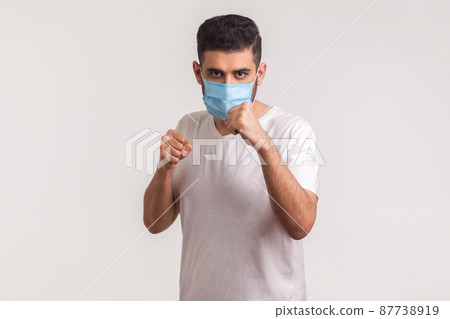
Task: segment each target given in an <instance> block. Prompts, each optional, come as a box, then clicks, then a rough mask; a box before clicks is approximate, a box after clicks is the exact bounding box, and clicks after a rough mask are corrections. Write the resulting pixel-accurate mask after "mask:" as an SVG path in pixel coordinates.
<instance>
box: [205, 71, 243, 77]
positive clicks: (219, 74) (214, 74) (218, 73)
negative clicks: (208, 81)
mask: <svg viewBox="0 0 450 319" xmlns="http://www.w3.org/2000/svg"><path fill="white" fill-rule="evenodd" d="M209 74H210V75H211V76H212V77H213V78H219V77H221V76H222V75H223V74H222V72H218V71H213V72H210V73H209ZM234 74H235V76H236V77H237V78H238V79H242V78H244V77H245V76H246V75H247V72H235V73H234Z"/></svg>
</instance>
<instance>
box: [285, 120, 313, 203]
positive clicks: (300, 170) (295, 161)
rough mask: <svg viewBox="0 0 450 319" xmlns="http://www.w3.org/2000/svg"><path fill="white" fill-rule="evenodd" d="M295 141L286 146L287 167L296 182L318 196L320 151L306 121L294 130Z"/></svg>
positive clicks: (311, 129)
mask: <svg viewBox="0 0 450 319" xmlns="http://www.w3.org/2000/svg"><path fill="white" fill-rule="evenodd" d="M293 138H295V139H296V143H295V144H294V145H291V146H290V147H289V148H288V155H287V157H288V160H287V163H286V164H287V167H288V169H289V171H290V172H291V173H292V175H293V176H294V177H295V179H296V180H297V182H298V183H299V184H300V185H301V186H302V187H303V188H305V189H308V190H310V191H312V192H313V193H315V194H316V195H317V197H319V193H318V191H319V164H320V161H319V160H320V153H319V151H318V149H317V143H316V135H315V133H314V130H313V128H312V127H311V125H310V124H309V123H307V122H304V123H302V124H301V125H299V126H298V128H297V129H295V131H294V135H293Z"/></svg>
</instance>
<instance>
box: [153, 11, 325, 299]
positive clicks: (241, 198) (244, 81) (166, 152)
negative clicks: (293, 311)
mask: <svg viewBox="0 0 450 319" xmlns="http://www.w3.org/2000/svg"><path fill="white" fill-rule="evenodd" d="M197 45H198V47H197V48H198V58H199V62H200V63H197V62H196V61H194V62H193V70H194V74H195V77H196V79H197V82H198V83H199V84H200V85H201V86H202V92H203V101H204V104H205V106H206V111H199V112H194V113H190V114H187V115H185V116H184V117H183V118H182V119H181V120H180V121H179V122H178V125H177V127H176V128H175V130H169V131H168V132H167V133H166V134H165V136H163V137H162V140H161V147H160V150H161V156H160V158H161V161H160V163H161V165H160V166H159V168H158V169H157V171H156V172H155V175H154V177H153V179H152V181H151V183H150V185H149V187H148V188H147V190H146V192H145V196H144V224H145V226H146V227H147V228H148V229H149V231H150V232H151V233H153V234H157V233H159V232H162V231H164V230H165V229H167V228H168V227H169V226H170V225H172V223H173V222H174V221H175V220H176V218H177V216H178V214H180V218H181V225H182V233H183V245H182V257H181V273H180V295H179V297H180V300H306V292H305V278H304V261H303V246H302V241H301V240H300V239H302V238H304V237H305V236H306V235H307V234H308V233H309V232H310V230H311V228H312V227H313V225H314V221H315V218H316V210H317V201H318V197H317V191H318V164H317V163H316V161H315V160H314V159H311V157H309V159H307V160H305V159H303V161H301V165H300V164H296V163H297V162H296V161H295V160H296V159H298V158H299V155H301V154H303V155H304V153H305V152H306V151H308V150H311V148H308V150H305V149H304V145H306V144H307V143H306V142H307V141H313V142H314V141H315V135H314V131H313V129H312V127H311V125H310V124H309V123H308V122H307V121H306V120H305V119H303V118H301V117H299V116H295V115H292V114H289V113H287V112H285V111H283V110H282V109H281V108H279V107H277V106H273V107H269V106H267V105H265V104H263V103H261V102H260V101H257V100H255V95H256V89H257V86H259V85H261V84H262V82H263V79H264V76H265V74H266V69H267V65H266V64H265V63H260V60H261V37H260V35H259V30H258V28H257V26H256V24H255V23H254V22H253V21H252V20H251V19H249V18H246V17H242V16H239V15H224V16H217V17H213V18H211V19H208V20H206V21H205V22H204V23H203V24H202V25H201V26H200V27H199V29H198V33H197ZM283 141H284V142H285V143H283ZM286 141H287V142H286ZM293 142H295V143H293ZM302 146H303V148H302Z"/></svg>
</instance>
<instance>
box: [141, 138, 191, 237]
mask: <svg viewBox="0 0 450 319" xmlns="http://www.w3.org/2000/svg"><path fill="white" fill-rule="evenodd" d="M191 150H192V144H191V142H189V141H188V140H187V138H186V136H184V135H183V134H182V133H180V132H177V131H174V130H169V131H168V132H167V133H166V135H164V136H163V137H162V138H161V146H160V151H161V153H160V163H163V165H162V166H161V167H159V168H158V169H157V170H156V172H155V175H154V176H153V179H152V181H151V182H150V184H149V186H148V187H147V189H146V191H145V194H144V218H143V219H144V225H145V227H147V229H148V230H149V231H150V232H151V233H152V234H157V233H160V232H162V231H164V230H166V229H167V228H169V226H170V225H172V224H173V222H174V221H175V220H176V218H177V216H178V213H179V201H176V200H175V198H174V197H173V192H172V176H173V170H174V168H175V165H176V164H177V163H178V162H179V161H180V160H181V159H183V158H185V157H186V156H187V155H188V154H189V153H190V151H191Z"/></svg>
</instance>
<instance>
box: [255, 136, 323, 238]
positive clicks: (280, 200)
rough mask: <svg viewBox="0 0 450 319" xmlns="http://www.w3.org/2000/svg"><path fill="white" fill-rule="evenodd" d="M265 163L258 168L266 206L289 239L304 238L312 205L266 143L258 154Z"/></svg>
mask: <svg viewBox="0 0 450 319" xmlns="http://www.w3.org/2000/svg"><path fill="white" fill-rule="evenodd" d="M258 153H259V155H260V156H261V157H262V159H263V160H264V161H265V162H266V165H262V170H263V174H264V180H265V182H266V187H267V191H268V193H269V194H270V196H271V197H272V198H270V203H271V206H272V209H273V210H274V212H275V214H276V216H277V218H278V220H279V221H280V223H281V224H282V225H283V227H284V228H285V230H286V231H287V232H288V234H289V236H290V237H292V238H294V239H301V238H304V237H305V236H306V235H307V234H308V233H309V232H310V230H311V228H312V226H313V225H314V221H315V216H316V205H315V202H314V201H312V200H311V198H310V197H309V195H308V194H307V193H306V191H305V190H304V189H303V188H302V187H301V185H299V183H298V182H297V180H296V179H295V177H294V176H293V175H292V173H291V172H290V171H289V169H288V167H287V166H286V165H284V164H282V159H281V157H280V154H279V153H278V150H277V149H276V147H275V146H274V145H270V143H269V142H267V143H266V144H265V145H263V147H261V148H260V149H259V151H258Z"/></svg>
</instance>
